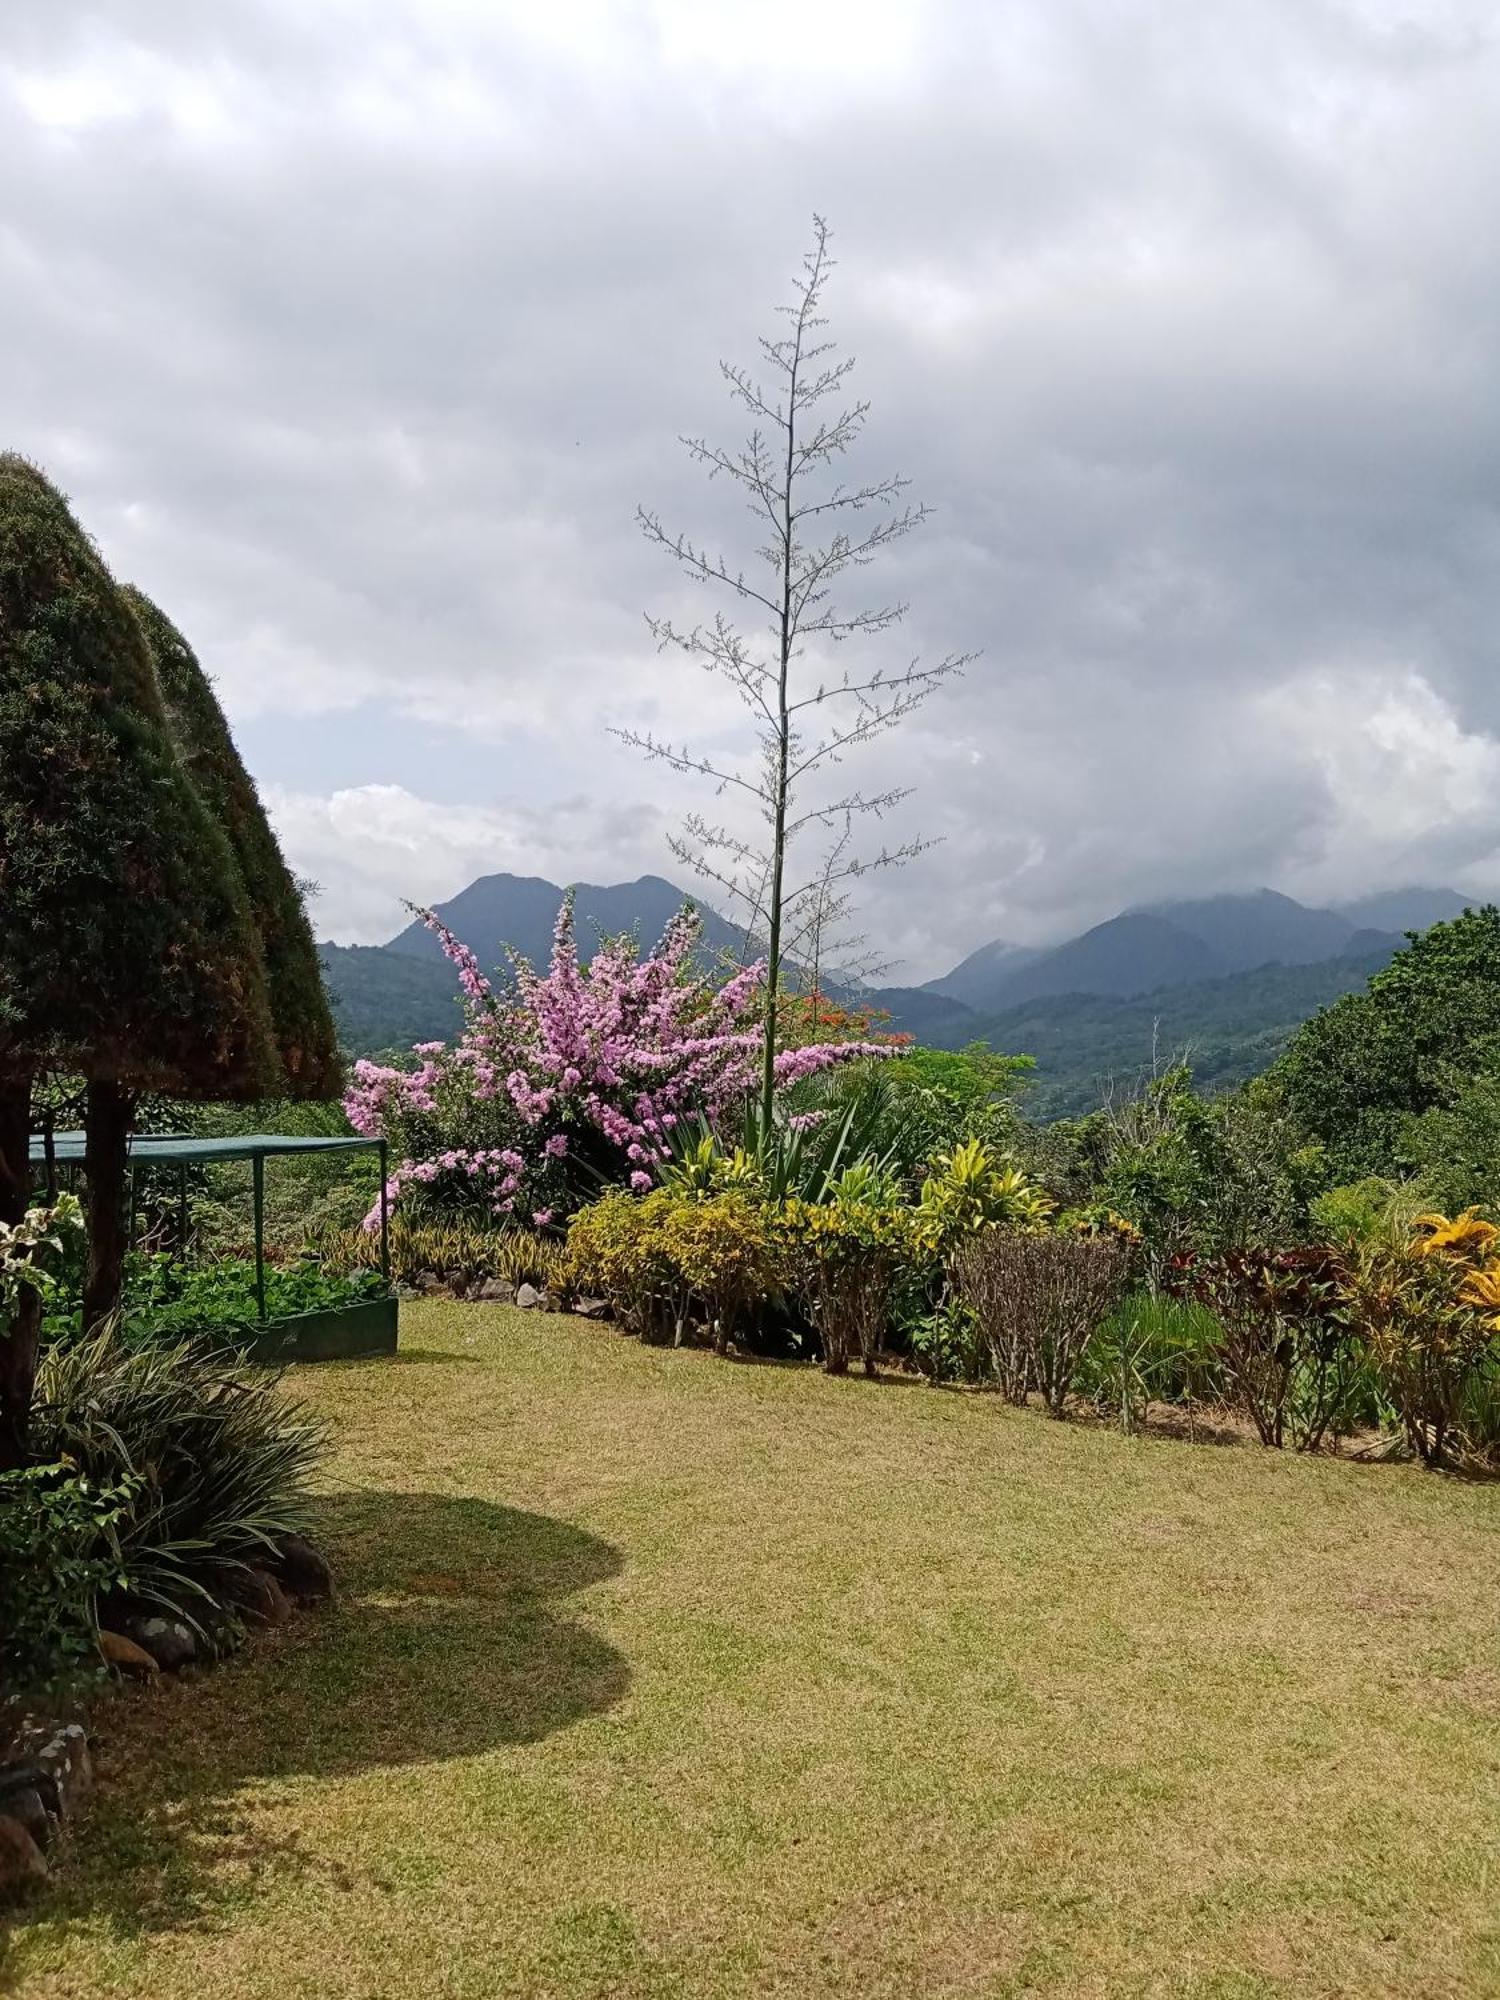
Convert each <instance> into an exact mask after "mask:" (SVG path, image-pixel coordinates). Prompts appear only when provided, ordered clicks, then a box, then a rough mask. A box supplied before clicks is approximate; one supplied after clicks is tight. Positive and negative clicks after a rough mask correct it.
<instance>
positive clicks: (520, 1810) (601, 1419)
mask: <svg viewBox="0 0 1500 2000" xmlns="http://www.w3.org/2000/svg"><path fill="white" fill-rule="evenodd" d="M404 1320H405V1330H404V1342H405V1347H406V1351H405V1353H404V1354H403V1356H402V1358H401V1359H400V1360H399V1361H397V1362H394V1363H392V1362H372V1363H360V1364H348V1365H345V1366H341V1367H324V1368H322V1369H318V1370H312V1369H308V1370H304V1371H302V1372H301V1374H300V1376H299V1379H298V1384H297V1386H298V1388H299V1390H301V1391H302V1392H303V1393H305V1394H308V1395H310V1396H311V1397H313V1399H314V1400H315V1401H316V1403H317V1404H318V1405H319V1406H320V1407H321V1408H322V1409H323V1410H324V1411H325V1412H326V1413H327V1414H328V1415H329V1416H330V1417H331V1418H333V1419H334V1421H335V1423H336V1425H337V1427H338V1431H339V1434H340V1436H341V1439H342V1444H341V1449H340V1452H339V1456H338V1459H337V1462H336V1465H335V1467H334V1471H333V1475H332V1478H331V1480H330V1484H329V1491H328V1495H327V1499H326V1502H325V1507H324V1522H323V1535H324V1539H325V1541H326V1544H327V1546H328V1548H329V1550H330V1553H331V1554H332V1556H333V1557H334V1560H335V1562H336V1564H337V1566H338V1568H339V1570H340V1573H341V1575H342V1579H343V1595H342V1599H341V1601H340V1603H339V1604H338V1605H337V1606H336V1607H335V1608H333V1609H332V1610H330V1611H328V1612H326V1613H320V1614H310V1615H308V1616H307V1617H304V1618H303V1619H301V1620H299V1621H298V1622H297V1623H296V1624H294V1625H293V1626H291V1627H289V1628H287V1629H286V1630H285V1631H283V1632H281V1633H278V1634H272V1635H269V1636H267V1637H266V1638H263V1639H262V1640H260V1641H258V1642H257V1643H256V1645H255V1646H254V1647H253V1648H252V1649H251V1650H250V1651H249V1652H248V1653H247V1654H246V1655H245V1656H243V1657H242V1658H241V1659H239V1660H238V1661H236V1662H235V1663H233V1664H231V1665H229V1666H227V1667H225V1668H223V1669H221V1670H219V1671H217V1672H215V1673H213V1674H210V1675H207V1676H204V1677H202V1678H199V1679H196V1680H184V1681H179V1682H176V1683H172V1684H164V1685H162V1686H161V1687H159V1688H158V1689H156V1690H154V1691H152V1692H150V1693H147V1694H144V1695H141V1694H128V1695H121V1696H119V1697H116V1698H114V1699H112V1700H111V1701H110V1703H109V1704H108V1705H107V1706H106V1708H105V1711H104V1712H103V1713H102V1714H101V1716H100V1718H99V1721H100V1731H101V1742H100V1750H99V1759H98V1761H99V1765H100V1772H101V1780H102V1786H101V1793H100V1797H99V1801H98V1804H97V1807H96V1810H95V1811H94V1813H93V1816H92V1819H91V1821H90V1822H89V1823H87V1824H86V1825H85V1827H84V1828H83V1830H82V1832H81V1834H80V1837H79V1840H78V1844H77V1848H76V1851H75V1853H74V1855H73V1857H72V1860H71V1863H70V1866H69V1867H68V1869H67V1871H66V1873H65V1874H64V1875H63V1876H62V1877H61V1879H60V1881H59V1883H58V1885H57V1886H56V1887H54V1888H53V1889H51V1890H50V1891H49V1893H48V1896H47V1898H46V1899H45V1900H43V1901H42V1902H40V1903H38V1904H36V1905H34V1906H32V1908H31V1910H30V1911H29V1912H28V1913H27V1916H26V1919H25V1921H24V1923H23V1924H22V1925H21V1926H20V1927H19V1928H18V1930H17V1931H16V1934H15V1936H14V1938H13V1940H12V1944H11V1957H10V1962H9V1965H8V1967H7V1968H6V1972H5V1974H4V1976H0V1987H3V1986H4V1984H5V1979H6V1977H8V1978H9V1979H10V1980H11V1981H12V1982H13V1983H14V1990H15V1991H16V1992H17V1993H19V1994H20V1995H22V1996H25V1997H26V2000H41V1996H43V1995H48V1996H62V1995H66V1996H68V2000H93V1997H94V1996H98V2000H103V1996H105V1995H108V1996H110V2000H123V1996H132V1995H141V1996H146V1995H149V1996H151V2000H190V1996H191V2000H199V1996H210V2000H220V1996H222V2000H257V1996H262V1995H264V1996H267V2000H270V1996H273V1995H274V1996H277V2000H285V1996H293V1995H308V1996H312V1995H318V1996H320V1997H321V2000H340V1996H354V1995H359V1996H369V2000H376V1996H378V1997H379V2000H397V1997H398V1996H405V1995H408V1994H409V1995H413V1996H415V1995H421V1996H433V2000H448V1997H449V1996H452V2000H458V1997H459V1996H473V1995H517V1996H519V1995H528V1996H532V1995H534V1996H541V1995H548V1996H559V2000H561V1996H566V1997H567V2000H581V1996H585V1995H586V1996H591V2000H604V1996H612V2000H618V1996H630V2000H636V1996H647V1995H650V1996H663V2000H665V1996H673V2000H722V1996H730V1995H735V1996H739V1995H751V1994H754V1995H757V1996H759V1995H777V1996H786V2000H792V1996H799V2000H802V1996H806V2000H817V1996H825V1995H834V1994H838V1995H848V1996H856V1995H857V1996H860V2000H884V1997H886V1996H888V2000H897V1997H898V1996H900V2000H906V1996H911V1995H924V1996H926V1995H951V1996H957V1995H1009V1994H1014V1995H1021V1994H1069V1995H1072V1994H1094V1995H1100V1996H1105V1995H1107V1996H1111V2000H1113V1996H1122V1995H1123V1996H1129V1995H1147V1994H1150V1995H1222V1996H1235V2000H1241V1996H1250V1995H1263V1994H1266V1995H1268V1994H1276V1995H1284V1994H1349V1995H1354V1994H1358V1995H1369V1994H1392V1995H1395V1994H1401V1995H1406V1996H1410V1995H1445V1996H1446V1995H1464V1994H1473V1995H1480V1994H1484V1995H1490V1994H1493V1993H1495V1992H1496V1991H1497V1990H1500V1648H1497V1631H1500V1494H1497V1490H1496V1489H1494V1488H1489V1487H1484V1486H1475V1485H1464V1484H1461V1483H1458V1482H1456V1481H1452V1480H1446V1479H1442V1478H1439V1477H1435V1476H1432V1475H1428V1474H1423V1473H1421V1472H1419V1471H1416V1470H1413V1469H1411V1468H1405V1467H1392V1466H1378V1467H1377V1466H1358V1465H1353V1464H1348V1463H1340V1462H1336V1461H1331V1460H1327V1461H1308V1460H1303V1459H1298V1458H1295V1457H1292V1456H1290V1455H1288V1456H1285V1457H1282V1456H1278V1455H1275V1454H1272V1453H1268V1452H1261V1451H1259V1450H1256V1449H1253V1448H1244V1449H1234V1448H1225V1447H1211V1446H1193V1445H1189V1444H1186V1443H1174V1442H1166V1441H1154V1440H1145V1441H1139V1440H1127V1439H1122V1438H1120V1437H1119V1436H1117V1435H1115V1434H1113V1433H1111V1432H1108V1431H1102V1430H1088V1429H1084V1428H1081V1427H1078V1426H1073V1425H1059V1424H1053V1423H1051V1422H1049V1421H1048V1420H1047V1419H1045V1418H1044V1417H1042V1416H1041V1415H1039V1414H1036V1413H1032V1412H1018V1411H1012V1410H1009V1409H1006V1408H1004V1407H1003V1406H1002V1405H1000V1404H999V1403H998V1401H996V1400H994V1399H992V1398H985V1397H979V1396H973V1395H963V1394H956V1393H946V1392H940V1391H934V1390H930V1389H925V1388H921V1387H917V1386H905V1385H899V1384H882V1383H877V1384H873V1385H872V1384H868V1383H866V1382H864V1381H861V1380H858V1379H854V1380H849V1381H843V1382H835V1381H830V1380H827V1379H825V1378H823V1377H822V1376H820V1375H817V1374H814V1373H811V1372H809V1371H805V1370H797V1369H789V1368H778V1367H772V1366H755V1365H743V1364H734V1363H730V1362H727V1361H722V1360H716V1359H714V1358H713V1357H711V1356H708V1355H702V1354H695V1353H678V1354H674V1353H670V1352H662V1351H659V1350H648V1349H642V1348H640V1347H638V1346H636V1345H634V1344H632V1343H630V1342H627V1341H624V1340H622V1339H620V1338H619V1337H618V1336H617V1335H615V1334H614V1333H613V1332H612V1331H610V1330H609V1329H607V1328H600V1327H597V1326H591V1325H586V1324H583V1323H580V1322H573V1321H567V1320H561V1319H553V1318H545V1317H543V1316H541V1315H536V1314H519V1313H511V1312H505V1311H501V1310H499V1309H495V1308H485V1307H476V1306H455V1305H442V1304H427V1305H422V1306H416V1307H411V1308H408V1309H407V1310H406V1312H405V1315H404Z"/></svg>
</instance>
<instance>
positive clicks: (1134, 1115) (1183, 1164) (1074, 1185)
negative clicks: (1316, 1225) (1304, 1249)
mask: <svg viewBox="0 0 1500 2000" xmlns="http://www.w3.org/2000/svg"><path fill="white" fill-rule="evenodd" d="M1020 1153H1021V1158H1022V1160H1023V1163H1025V1164H1026V1165H1027V1166H1028V1167H1030V1168H1031V1170H1032V1171H1033V1172H1035V1173H1036V1174H1037V1175H1038V1177H1039V1178H1041V1179H1043V1180H1045V1181H1046V1182H1047V1184H1048V1185H1049V1186H1050V1187H1051V1189H1052V1191H1053V1192H1054V1193H1055V1194H1056V1195H1058V1196H1059V1198H1060V1199H1061V1200H1063V1201H1064V1202H1065V1203H1067V1204H1068V1205H1069V1206H1074V1205H1076V1206H1078V1207H1080V1208H1081V1209H1083V1210H1084V1212H1092V1213H1095V1214H1099V1215H1104V1214H1111V1213H1112V1214H1116V1215H1118V1216H1120V1217H1121V1218H1122V1219H1123V1220H1125V1221H1127V1222H1128V1223H1129V1224H1130V1225H1131V1227H1132V1228H1133V1229H1134V1230H1135V1231H1136V1232H1137V1234H1138V1237H1139V1240H1140V1255H1141V1261H1142V1266H1143V1269H1144V1271H1145V1272H1146V1274H1147V1276H1148V1279H1149V1280H1150V1282H1151V1283H1152V1285H1153V1287H1157V1288H1159V1286H1160V1284H1161V1282H1162V1280H1163V1279H1164V1277H1165V1275H1166V1273H1167V1271H1168V1269H1169V1268H1170V1266H1171V1264H1172V1262H1173V1260H1174V1259H1175V1258H1178V1257H1180V1256H1182V1255H1184V1254H1186V1253H1187V1252H1189V1251H1190V1250H1195V1249H1212V1250H1219V1249H1228V1248H1233V1247H1243V1246H1244V1245H1246V1244H1249V1243H1256V1242H1262V1241H1268V1242H1292V1243H1296V1242H1299V1241H1303V1240H1305V1239H1306V1237H1307V1236H1308V1234H1309V1233H1310V1228H1311V1224H1310V1216H1309V1204H1310V1203H1311V1202H1312V1200H1313V1199H1314V1198H1315V1196H1316V1195H1317V1194H1318V1192H1319V1191H1320V1190H1321V1189H1322V1188H1323V1187H1325V1186H1326V1184H1327V1164H1326V1160H1325V1156H1324V1154H1323V1151H1322V1149H1321V1147H1319V1146H1317V1145H1315V1144H1310V1143H1309V1142H1308V1141H1307V1139H1306V1136H1305V1134H1304V1133H1303V1132H1302V1131H1301V1129H1300V1128H1299V1127H1298V1126H1297V1124H1296V1122H1295V1120H1294V1119H1293V1118H1292V1116H1291V1114H1290V1113H1289V1111H1288V1109H1287V1107H1286V1105H1285V1104H1284V1102H1283V1101H1282V1099H1281V1096H1280V1094H1279V1092H1278V1091H1277V1090H1276V1089H1275V1088H1274V1087H1272V1086H1270V1085H1267V1084H1264V1083H1255V1084H1252V1085H1250V1086H1249V1087H1248V1088H1247V1089H1245V1090H1244V1091H1241V1092H1239V1093H1237V1094H1236V1095H1235V1096H1234V1097H1231V1098H1223V1099H1218V1100H1214V1101H1209V1100H1207V1099H1205V1098H1202V1097H1200V1096H1199V1095H1198V1094H1197V1093H1196V1092H1195V1090H1194V1089H1193V1083H1192V1075H1191V1073H1190V1071H1189V1070H1188V1069H1187V1067H1186V1065H1184V1064H1176V1065H1174V1066H1172V1067H1171V1068H1168V1069H1166V1070H1163V1071H1161V1072H1160V1073H1159V1074H1156V1075H1152V1076H1149V1077H1145V1078H1142V1079H1141V1080H1140V1082H1139V1083H1138V1084H1137V1085H1136V1087H1135V1088H1134V1089H1133V1090H1131V1091H1128V1092H1125V1093H1122V1094H1121V1095H1119V1096H1118V1097H1116V1098H1112V1099H1111V1101H1110V1102H1109V1103H1108V1104H1106V1105H1105V1107H1104V1108H1103V1109H1102V1110H1100V1111H1098V1112H1096V1113H1094V1114H1093V1115H1092V1116H1090V1117H1088V1118H1086V1119H1082V1120H1079V1121H1077V1122H1076V1123H1075V1124H1073V1125H1071V1126H1065V1127H1055V1128H1052V1130H1050V1131H1049V1132H1046V1133H1043V1134H1041V1135H1039V1137H1038V1138H1036V1139H1032V1138H1030V1137H1028V1141H1027V1143H1026V1144H1023V1145H1022V1147H1021V1149H1020Z"/></svg>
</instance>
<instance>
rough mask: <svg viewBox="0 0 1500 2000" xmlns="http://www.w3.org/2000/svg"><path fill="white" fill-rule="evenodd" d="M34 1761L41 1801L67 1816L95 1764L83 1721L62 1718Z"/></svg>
mask: <svg viewBox="0 0 1500 2000" xmlns="http://www.w3.org/2000/svg"><path fill="white" fill-rule="evenodd" d="M147 1657H148V1658H149V1657H150V1655H149V1654H148V1655H147ZM36 1761H37V1763H38V1765H39V1766H40V1767H41V1776H40V1778H39V1779H38V1780H37V1787H36V1789H37V1791H38V1793H39V1794H40V1796H41V1801H42V1804H43V1805H44V1806H45V1807H46V1809H47V1811H48V1812H49V1813H51V1815H52V1817H53V1818H54V1819H55V1820H57V1821H59V1822H60V1823H61V1822H65V1821H67V1820H70V1819H71V1818H72V1817H73V1815H74V1814H75V1813H76V1812H77V1811H78V1808H79V1807H80V1806H81V1805H82V1804H83V1803H84V1801H85V1800H86V1799H87V1798H88V1795H89V1793H90V1792H91V1791H92V1790H93V1789H94V1766H93V1763H92V1761H91V1759H90V1757H89V1739H88V1736H87V1733H86V1732H85V1730H84V1727H83V1724H82V1723H81V1722H65V1723H64V1724H63V1725H62V1726H61V1727H60V1728H58V1729H55V1730H54V1731H53V1732H52V1735H51V1736H50V1737H49V1738H48V1740H47V1741H46V1742H45V1743H44V1744H43V1745H42V1747H41V1748H40V1749H39V1750H38V1751H37V1752H36Z"/></svg>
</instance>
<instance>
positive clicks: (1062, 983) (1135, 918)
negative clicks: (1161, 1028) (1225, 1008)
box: [991, 910, 1223, 1007]
mask: <svg viewBox="0 0 1500 2000" xmlns="http://www.w3.org/2000/svg"><path fill="white" fill-rule="evenodd" d="M1222 970H1223V967H1222V965H1221V964H1220V963H1219V960H1218V957H1217V955H1216V954H1215V953H1214V951H1213V950H1212V949H1211V948H1210V947H1209V946H1208V945H1206V944H1205V943H1204V942H1203V940H1202V939H1201V938H1197V937H1194V936H1193V934H1192V932H1191V931H1185V930H1182V929H1181V928H1179V926H1178V925H1176V924H1174V923H1171V922H1169V921H1168V919H1167V918H1165V917H1160V916H1156V915H1154V914H1152V913H1151V912H1149V911H1146V910H1127V911H1125V912H1124V913H1123V915H1121V916H1118V917H1111V918H1110V919H1109V921H1108V923H1103V924H1095V926H1094V928H1093V929H1092V930H1091V931H1085V932H1084V933H1083V935H1082V936H1081V937H1076V938H1072V939H1070V941H1069V942H1068V943H1067V944H1062V945H1059V946H1058V947H1057V948H1056V950H1055V951H1049V952H1045V953H1043V954H1042V955H1041V956H1040V957H1038V958H1034V959H1033V960H1032V961H1031V962H1030V964H1028V965H1023V966H1022V967H1021V968H1020V969H1019V970H1018V971H1016V972H1013V973H1011V974H1009V975H1008V976H1007V977H1006V978H1005V979H1004V980H1003V981H1002V982H1001V985H1000V989H999V995H998V998H997V1000H995V1001H992V1002H991V1005H992V1006H996V1005H998V1006H1002V1007H1016V1006H1019V1005H1020V1004H1021V1002H1022V1001H1025V1000H1040V999H1044V998H1046V997H1047V996H1048V995H1051V994H1060V993H1112V994H1115V995H1116V996H1118V997H1119V998H1122V999H1128V998H1129V997H1130V996H1131V995H1132V994H1136V993H1150V992H1152V991H1153V990H1154V989H1155V988H1156V987H1158V986H1186V985H1189V984H1190V983H1192V982H1193V981H1195V980H1200V979H1210V978H1212V977H1213V975H1214V974H1215V973H1216V972H1221V971H1222Z"/></svg>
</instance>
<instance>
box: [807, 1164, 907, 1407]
mask: <svg viewBox="0 0 1500 2000" xmlns="http://www.w3.org/2000/svg"><path fill="white" fill-rule="evenodd" d="M776 1234H777V1238H778V1241H779V1242H780V1244H781V1246H782V1252H783V1256H784V1258H785V1262H786V1269H787V1271H788V1274H789V1279H790V1283H791V1285H792V1286H793V1287H794V1289H795V1290H796V1291H797V1292H798V1294H799V1295H800V1297H801V1299H802V1301H803V1303H804V1305H805V1308H806V1311H807V1314H808V1317H809V1319H810V1320H811V1322H812V1325H813V1328H814V1330H815V1331H816V1333H817V1336H818V1339H819V1341H820V1342H821V1344H822V1349H823V1366H824V1367H825V1368H826V1369H827V1371H828V1373H829V1374H830V1375H842V1374H845V1373H846V1372H847V1371H848V1367H849V1362H850V1360H851V1358H852V1357H853V1355H854V1354H855V1353H856V1352H857V1353H858V1354H859V1355H860V1357H861V1359H862V1360H863V1362H864V1367H865V1373H866V1374H867V1375H873V1374H874V1373H875V1369H876V1364H877V1362H878V1360H879V1356H880V1353H881V1350H882V1348H883V1347H884V1346H885V1344H886V1338H887V1334H888V1331H889V1328H890V1325H891V1318H892V1306H893V1300H894V1294H895V1288H896V1283H897V1279H898V1276H899V1275H900V1273H901V1272H902V1270H903V1268H904V1267H906V1266H907V1265H909V1264H910V1263H912V1262H913V1261H914V1260H917V1259H920V1258H921V1257H922V1256H923V1255H924V1254H925V1253H924V1245H923V1241H922V1238H921V1236H920V1234H919V1232H918V1229H917V1226H916V1223H915V1219H914V1217H913V1215H912V1212H911V1211H910V1210H909V1209H908V1208H906V1207H904V1206H902V1205H901V1204H900V1203H899V1201H898V1200H897V1199H896V1197H895V1190H894V1189H893V1187H892V1186H891V1184H890V1182H889V1181H887V1180H885V1179H884V1178H883V1177H882V1176H881V1175H880V1174H879V1172H878V1171H877V1170H875V1169H873V1168H872V1167H871V1166H870V1165H869V1164H868V1163H864V1164H862V1165H859V1166H856V1167H854V1168H851V1169H849V1170H848V1171H846V1173H845V1174H844V1175H843V1176H842V1177H841V1179H840V1180H839V1181H837V1182H835V1183H834V1185H833V1187H832V1188H831V1189H830V1190H829V1199H828V1200H826V1201H822V1202H807V1201H802V1200H800V1199H798V1198H796V1197H793V1198H792V1199H790V1200H788V1201H785V1202H783V1203H782V1204H781V1205H780V1208H779V1209H778V1210H777V1213H776Z"/></svg>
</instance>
